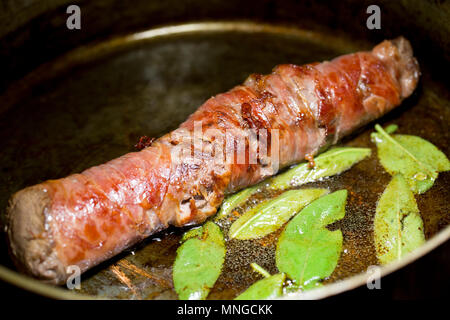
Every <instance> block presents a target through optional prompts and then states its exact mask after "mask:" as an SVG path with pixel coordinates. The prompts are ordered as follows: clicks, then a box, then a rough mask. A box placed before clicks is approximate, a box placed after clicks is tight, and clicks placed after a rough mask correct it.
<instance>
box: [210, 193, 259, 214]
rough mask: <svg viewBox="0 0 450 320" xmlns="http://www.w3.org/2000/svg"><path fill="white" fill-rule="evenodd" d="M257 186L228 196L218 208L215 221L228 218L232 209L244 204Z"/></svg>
mask: <svg viewBox="0 0 450 320" xmlns="http://www.w3.org/2000/svg"><path fill="white" fill-rule="evenodd" d="M257 186H258V185H256V186H253V187H251V188H246V189H244V190H242V191H239V192H237V193H235V194H233V195H231V196H228V197H227V198H226V199H225V200H224V201H223V202H222V205H221V207H220V210H219V212H218V213H217V215H216V219H215V220H216V221H218V220H220V219H223V218H224V217H226V216H228V215H229V214H230V212H232V211H233V209H234V208H236V207H238V206H240V205H241V204H243V203H245V201H247V200H248V198H250V197H251V195H252V194H254V193H255V192H256V191H257V190H258V188H257Z"/></svg>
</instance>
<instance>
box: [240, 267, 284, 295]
mask: <svg viewBox="0 0 450 320" xmlns="http://www.w3.org/2000/svg"><path fill="white" fill-rule="evenodd" d="M285 279H286V275H285V274H284V273H278V274H275V275H273V276H270V277H267V278H264V279H262V280H259V281H257V282H255V283H254V284H252V285H251V286H250V287H249V288H248V289H247V290H245V291H244V292H243V293H241V294H240V295H239V296H238V297H237V298H236V299H235V300H266V299H275V298H278V297H280V296H281V294H282V290H283V283H284V280H285Z"/></svg>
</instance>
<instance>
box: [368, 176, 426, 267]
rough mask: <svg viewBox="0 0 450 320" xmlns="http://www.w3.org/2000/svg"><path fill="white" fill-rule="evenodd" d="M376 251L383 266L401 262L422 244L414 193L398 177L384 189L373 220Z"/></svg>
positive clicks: (420, 219)
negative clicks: (397, 261)
mask: <svg viewBox="0 0 450 320" xmlns="http://www.w3.org/2000/svg"><path fill="white" fill-rule="evenodd" d="M374 238H375V249H376V252H377V256H378V260H380V262H381V263H382V264H386V263H388V262H391V261H394V260H397V259H400V258H401V257H402V256H403V255H405V254H406V253H408V252H411V251H412V250H414V249H415V248H417V247H419V246H420V245H421V244H423V243H424V242H425V236H424V232H423V222H422V218H421V217H420V213H419V209H418V208H417V204H416V200H415V199H414V194H413V193H412V192H411V190H410V187H409V185H408V183H407V182H406V180H405V178H404V177H403V176H402V175H400V174H398V175H395V176H394V177H393V178H392V181H391V182H390V183H389V185H388V186H387V187H386V190H384V192H383V194H382V196H381V198H380V200H379V201H378V204H377V209H376V215H375V220H374Z"/></svg>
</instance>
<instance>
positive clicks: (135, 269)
mask: <svg viewBox="0 0 450 320" xmlns="http://www.w3.org/2000/svg"><path fill="white" fill-rule="evenodd" d="M117 264H118V265H119V266H121V267H122V268H125V269H128V270H129V271H131V272H133V273H134V274H136V275H140V276H143V277H146V278H148V279H151V280H153V281H154V282H156V283H157V284H158V285H160V286H161V287H163V288H166V289H168V288H172V287H173V285H172V284H171V283H170V282H169V281H167V280H165V279H163V278H160V277H158V276H155V275H153V274H150V273H148V272H147V271H145V270H143V269H141V268H138V267H137V266H135V265H134V264H132V263H130V262H129V261H127V260H125V259H122V260H120V261H119V262H117Z"/></svg>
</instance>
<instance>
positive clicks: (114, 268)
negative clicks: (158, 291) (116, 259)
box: [110, 265, 141, 299]
mask: <svg viewBox="0 0 450 320" xmlns="http://www.w3.org/2000/svg"><path fill="white" fill-rule="evenodd" d="M110 270H111V272H112V273H114V275H115V276H116V277H117V279H119V280H120V282H122V283H123V284H124V285H126V286H127V287H128V288H129V289H130V290H131V292H133V294H134V296H135V297H137V298H138V299H140V298H141V297H140V295H139V294H138V293H137V291H136V288H135V287H134V286H133V284H132V283H131V280H130V279H129V278H128V277H127V276H126V275H125V273H123V272H122V271H121V270H120V269H119V267H118V266H116V265H113V266H111V267H110Z"/></svg>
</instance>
